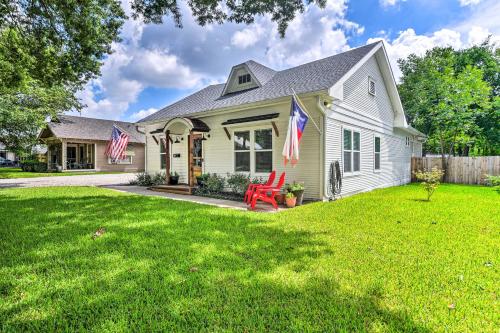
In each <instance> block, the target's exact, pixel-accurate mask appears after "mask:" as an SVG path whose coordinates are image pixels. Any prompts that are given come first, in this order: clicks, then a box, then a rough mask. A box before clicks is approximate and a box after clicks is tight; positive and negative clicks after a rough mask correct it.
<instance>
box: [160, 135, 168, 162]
mask: <svg viewBox="0 0 500 333" xmlns="http://www.w3.org/2000/svg"><path fill="white" fill-rule="evenodd" d="M165 140H166V139H165V138H161V139H160V169H162V170H165V169H166V168H167V151H166V149H165V142H166V141H165Z"/></svg>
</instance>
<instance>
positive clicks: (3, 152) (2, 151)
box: [0, 142, 19, 162]
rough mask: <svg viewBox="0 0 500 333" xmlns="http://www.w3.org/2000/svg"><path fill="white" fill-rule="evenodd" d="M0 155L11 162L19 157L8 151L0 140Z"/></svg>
mask: <svg viewBox="0 0 500 333" xmlns="http://www.w3.org/2000/svg"><path fill="white" fill-rule="evenodd" d="M0 157H1V158H2V159H6V160H11V161H13V162H17V161H18V160H19V158H18V157H17V155H16V153H14V152H12V151H9V150H8V149H7V147H5V145H4V144H3V143H1V142H0Z"/></svg>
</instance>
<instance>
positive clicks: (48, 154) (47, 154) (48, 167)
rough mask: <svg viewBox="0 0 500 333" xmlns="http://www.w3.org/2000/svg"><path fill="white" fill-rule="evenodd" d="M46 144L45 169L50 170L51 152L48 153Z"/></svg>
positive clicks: (48, 146)
mask: <svg viewBox="0 0 500 333" xmlns="http://www.w3.org/2000/svg"><path fill="white" fill-rule="evenodd" d="M46 145H47V152H46V153H45V158H46V159H47V170H50V157H51V154H50V145H48V144H46Z"/></svg>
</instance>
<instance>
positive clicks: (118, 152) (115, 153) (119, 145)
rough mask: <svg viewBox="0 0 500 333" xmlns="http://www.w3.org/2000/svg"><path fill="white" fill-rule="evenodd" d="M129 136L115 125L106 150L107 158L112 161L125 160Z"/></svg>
mask: <svg viewBox="0 0 500 333" xmlns="http://www.w3.org/2000/svg"><path fill="white" fill-rule="evenodd" d="M128 139H129V135H128V134H127V133H125V132H123V131H121V130H120V129H119V128H118V127H116V125H113V131H112V132H111V139H110V140H109V142H108V146H107V148H106V152H105V154H106V156H108V157H109V158H111V160H113V161H116V160H123V159H124V158H125V149H126V148H127V144H128Z"/></svg>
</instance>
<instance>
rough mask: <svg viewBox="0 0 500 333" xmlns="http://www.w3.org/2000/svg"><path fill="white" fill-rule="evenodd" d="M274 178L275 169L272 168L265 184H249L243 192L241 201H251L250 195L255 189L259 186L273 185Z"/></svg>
mask: <svg viewBox="0 0 500 333" xmlns="http://www.w3.org/2000/svg"><path fill="white" fill-rule="evenodd" d="M275 178H276V171H275V170H273V172H271V173H270V174H269V178H268V179H267V182H266V183H265V184H249V185H248V188H247V191H246V192H245V198H243V201H244V202H246V203H248V204H249V203H250V202H251V201H252V195H253V193H254V192H255V189H256V188H257V187H261V186H271V185H273V182H274V179H275Z"/></svg>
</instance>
